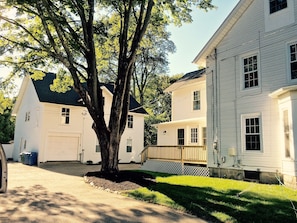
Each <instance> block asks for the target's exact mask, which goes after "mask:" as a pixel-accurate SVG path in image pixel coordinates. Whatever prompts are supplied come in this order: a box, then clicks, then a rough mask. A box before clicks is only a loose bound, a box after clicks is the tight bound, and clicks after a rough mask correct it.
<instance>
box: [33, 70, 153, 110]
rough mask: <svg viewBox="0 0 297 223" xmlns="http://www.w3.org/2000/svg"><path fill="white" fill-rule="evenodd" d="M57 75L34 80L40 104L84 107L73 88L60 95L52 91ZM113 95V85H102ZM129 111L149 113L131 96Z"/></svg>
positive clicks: (50, 74)
mask: <svg viewBox="0 0 297 223" xmlns="http://www.w3.org/2000/svg"><path fill="white" fill-rule="evenodd" d="M55 77H56V75H55V74H54V73H47V74H46V75H45V77H44V78H43V79H42V80H33V79H32V81H33V84H34V87H35V90H36V93H37V95H38V98H39V100H40V102H48V103H55V104H63V105H73V106H84V105H83V104H82V102H81V100H79V99H80V96H79V95H78V94H77V92H76V91H75V90H74V89H73V88H72V89H71V90H69V91H67V92H65V93H58V92H54V91H51V90H50V85H51V84H52V83H53V81H54V79H55ZM102 86H105V87H106V88H107V89H108V90H109V91H110V92H111V93H112V92H113V85H111V84H102ZM129 110H130V111H132V112H135V113H141V114H147V112H146V111H145V110H144V109H143V108H142V106H141V105H140V104H139V103H138V102H137V101H136V100H135V98H133V97H132V96H130V107H129Z"/></svg>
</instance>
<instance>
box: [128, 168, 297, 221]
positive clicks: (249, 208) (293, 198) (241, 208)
mask: <svg viewBox="0 0 297 223" xmlns="http://www.w3.org/2000/svg"><path fill="white" fill-rule="evenodd" d="M147 173H149V174H151V175H152V176H153V178H155V180H156V184H154V185H152V186H151V187H150V188H145V187H143V188H140V189H137V190H132V191H127V192H126V194H127V195H128V196H130V197H134V198H136V199H140V200H145V201H148V202H152V203H157V204H161V205H165V206H169V207H172V208H175V209H178V210H182V211H185V212H188V213H191V214H194V215H196V216H199V217H200V218H203V219H205V220H209V221H212V222H249V223H250V222H257V223H260V222H269V223H270V222H285V223H289V222H297V218H296V213H297V210H294V209H295V206H296V208H297V191H296V190H292V189H289V188H286V187H285V186H281V185H265V184H258V183H251V182H244V181H235V180H228V179H218V178H209V177H197V176H172V175H166V174H159V173H151V172H147Z"/></svg>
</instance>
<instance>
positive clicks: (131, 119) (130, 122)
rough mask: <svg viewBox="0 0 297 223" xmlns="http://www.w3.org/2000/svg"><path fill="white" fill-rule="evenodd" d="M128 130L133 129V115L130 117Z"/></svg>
mask: <svg viewBox="0 0 297 223" xmlns="http://www.w3.org/2000/svg"><path fill="white" fill-rule="evenodd" d="M128 128H131V129H132V128H133V115H128Z"/></svg>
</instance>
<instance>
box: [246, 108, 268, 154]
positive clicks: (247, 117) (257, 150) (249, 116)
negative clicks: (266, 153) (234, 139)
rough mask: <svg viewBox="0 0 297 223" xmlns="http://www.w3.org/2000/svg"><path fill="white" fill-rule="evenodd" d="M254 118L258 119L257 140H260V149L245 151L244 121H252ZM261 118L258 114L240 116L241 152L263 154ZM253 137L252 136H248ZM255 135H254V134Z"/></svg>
mask: <svg viewBox="0 0 297 223" xmlns="http://www.w3.org/2000/svg"><path fill="white" fill-rule="evenodd" d="M254 118H258V119H259V133H258V135H259V140H260V149H255V150H253V149H247V148H246V135H247V133H246V119H254ZM262 126H263V123H262V117H261V114H260V113H251V114H243V115H241V132H242V148H243V152H248V153H250V152H252V153H255V152H263V140H262ZM250 135H253V134H250ZM254 135H256V134H254Z"/></svg>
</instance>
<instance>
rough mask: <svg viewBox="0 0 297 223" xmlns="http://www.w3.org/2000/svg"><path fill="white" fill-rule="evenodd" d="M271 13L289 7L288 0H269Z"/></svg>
mask: <svg viewBox="0 0 297 223" xmlns="http://www.w3.org/2000/svg"><path fill="white" fill-rule="evenodd" d="M269 7H270V14H272V13H274V12H277V11H280V10H282V9H284V8H287V0H269Z"/></svg>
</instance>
